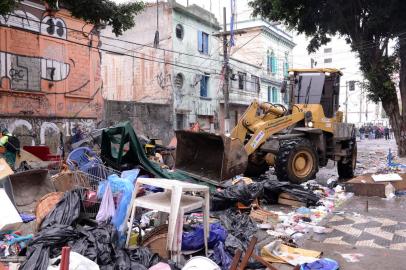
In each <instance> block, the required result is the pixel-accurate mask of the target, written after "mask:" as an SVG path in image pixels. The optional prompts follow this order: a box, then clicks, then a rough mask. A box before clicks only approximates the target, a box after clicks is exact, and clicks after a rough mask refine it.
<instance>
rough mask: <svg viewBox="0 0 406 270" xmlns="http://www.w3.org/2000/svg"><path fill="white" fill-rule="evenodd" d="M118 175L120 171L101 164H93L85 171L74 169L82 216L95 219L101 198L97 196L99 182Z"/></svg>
mask: <svg viewBox="0 0 406 270" xmlns="http://www.w3.org/2000/svg"><path fill="white" fill-rule="evenodd" d="M113 174H116V175H118V176H120V174H121V173H120V172H119V171H117V170H114V169H113V168H110V167H107V166H105V165H103V164H93V166H91V167H88V168H87V169H86V171H81V170H78V169H77V170H74V171H73V175H74V187H75V189H79V190H80V194H81V201H82V210H83V211H82V216H83V217H84V218H88V219H95V218H96V215H97V213H98V212H99V208H100V202H101V200H100V199H98V198H97V190H98V188H99V184H100V183H101V182H103V181H107V178H108V177H109V176H110V175H113Z"/></svg>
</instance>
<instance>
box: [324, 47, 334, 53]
mask: <svg viewBox="0 0 406 270" xmlns="http://www.w3.org/2000/svg"><path fill="white" fill-rule="evenodd" d="M331 52H333V48H324V53H331Z"/></svg>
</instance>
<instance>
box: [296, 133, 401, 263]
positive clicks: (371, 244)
mask: <svg viewBox="0 0 406 270" xmlns="http://www.w3.org/2000/svg"><path fill="white" fill-rule="evenodd" d="M389 148H391V149H392V150H396V145H395V142H394V141H393V140H391V141H384V140H365V141H361V142H358V156H359V164H358V167H359V169H358V170H357V173H362V172H364V171H373V170H377V169H378V170H379V169H380V168H383V165H384V163H385V162H386V160H385V159H386V155H387V152H388V149H389ZM331 165H332V164H329V166H328V167H326V168H324V169H322V170H321V172H320V174H319V175H318V177H317V179H318V181H321V182H323V181H325V179H326V178H325V177H326V176H334V175H336V172H335V171H334V170H333V169H332V167H331ZM367 201H368V210H367V207H366V204H367ZM405 206H406V198H405V197H399V198H396V199H392V200H386V199H382V198H377V197H371V198H366V197H356V196H354V197H353V198H351V199H350V200H349V201H347V202H346V203H345V204H344V205H343V206H342V207H341V208H339V209H336V211H335V212H334V213H333V214H332V215H330V216H329V217H328V218H327V220H325V221H324V222H323V224H324V225H325V226H326V227H328V228H331V229H332V231H331V232H330V233H327V234H313V235H311V236H310V237H309V238H308V239H307V240H305V242H304V247H305V248H309V249H314V250H320V251H322V252H323V254H324V256H325V257H328V258H332V259H335V260H337V261H338V262H339V263H340V269H349V270H359V269H406V266H405V265H404V252H405V251H406V213H405V211H404V209H405ZM342 254H351V255H353V256H357V254H359V255H358V260H359V261H358V262H348V261H346V260H345V259H344V257H343V255H342Z"/></svg>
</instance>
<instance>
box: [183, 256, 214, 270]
mask: <svg viewBox="0 0 406 270" xmlns="http://www.w3.org/2000/svg"><path fill="white" fill-rule="evenodd" d="M182 270H221V268H220V267H219V266H218V265H217V264H216V263H215V262H213V261H212V260H210V259H209V258H206V257H203V256H196V257H193V258H192V259H190V260H189V261H187V262H186V264H185V266H183V268H182Z"/></svg>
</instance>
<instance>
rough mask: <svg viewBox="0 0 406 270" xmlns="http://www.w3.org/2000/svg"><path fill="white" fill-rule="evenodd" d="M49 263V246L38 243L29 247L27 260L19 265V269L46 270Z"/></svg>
mask: <svg viewBox="0 0 406 270" xmlns="http://www.w3.org/2000/svg"><path fill="white" fill-rule="evenodd" d="M48 264H49V247H48V246H45V245H44V244H39V245H36V246H33V247H30V249H29V252H28V253H27V260H26V261H25V262H24V263H22V264H21V265H20V267H19V268H18V269H19V270H46V269H48Z"/></svg>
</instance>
